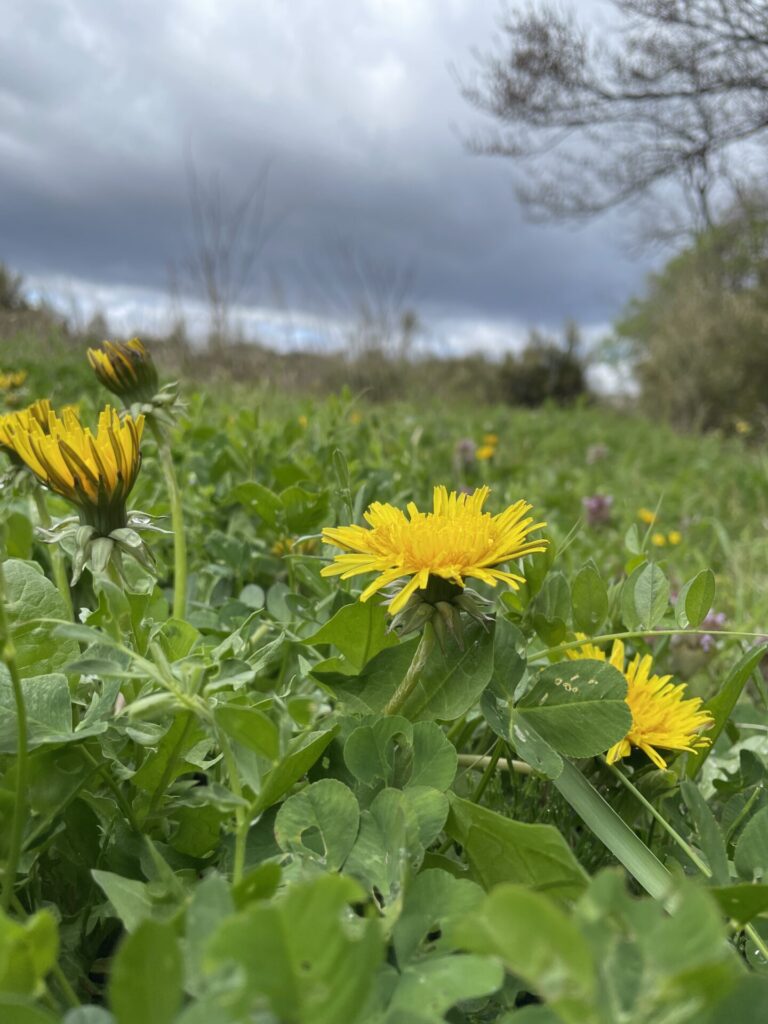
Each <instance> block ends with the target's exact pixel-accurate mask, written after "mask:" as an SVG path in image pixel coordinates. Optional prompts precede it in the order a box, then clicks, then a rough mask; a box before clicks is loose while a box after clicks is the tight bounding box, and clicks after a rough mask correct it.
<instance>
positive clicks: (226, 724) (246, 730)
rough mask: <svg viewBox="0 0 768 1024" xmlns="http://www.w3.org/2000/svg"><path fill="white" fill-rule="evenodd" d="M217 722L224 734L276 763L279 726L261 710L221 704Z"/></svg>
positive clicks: (278, 746) (278, 745)
mask: <svg viewBox="0 0 768 1024" xmlns="http://www.w3.org/2000/svg"><path fill="white" fill-rule="evenodd" d="M215 717H216V721H217V723H218V724H219V726H220V727H221V728H222V729H223V730H224V732H225V733H226V734H227V735H228V736H229V737H231V739H233V740H236V741H237V742H238V743H241V744H242V745H243V746H244V747H247V748H248V750H252V751H253V752H254V753H256V754H260V755H261V756H262V757H267V758H269V760H270V761H276V760H277V758H278V756H279V753H280V736H279V733H278V731H277V726H276V725H275V723H274V722H273V721H272V719H271V718H270V717H269V715H266V714H265V713H264V712H263V711H261V710H260V709H259V708H246V707H241V706H239V705H237V704H219V705H218V707H217V708H216V710H215Z"/></svg>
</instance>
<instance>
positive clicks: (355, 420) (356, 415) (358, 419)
mask: <svg viewBox="0 0 768 1024" xmlns="http://www.w3.org/2000/svg"><path fill="white" fill-rule="evenodd" d="M349 422H350V423H351V424H352V426H353V427H357V426H358V425H359V424H360V423H362V422H363V414H362V413H361V412H358V410H357V409H353V410H352V412H351V413H350V414H349Z"/></svg>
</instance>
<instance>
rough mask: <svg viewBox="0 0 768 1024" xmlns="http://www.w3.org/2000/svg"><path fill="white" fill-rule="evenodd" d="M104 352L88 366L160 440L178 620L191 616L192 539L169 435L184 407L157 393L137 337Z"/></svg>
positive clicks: (167, 392) (165, 392) (107, 345)
mask: <svg viewBox="0 0 768 1024" xmlns="http://www.w3.org/2000/svg"><path fill="white" fill-rule="evenodd" d="M102 345H103V347H102V348H101V349H98V348H91V349H88V362H89V363H90V364H91V367H92V368H93V371H94V373H95V374H96V376H97V377H98V379H99V380H100V381H101V383H102V384H103V385H104V386H105V387H106V388H109V390H110V391H112V392H113V393H114V394H116V395H118V396H119V397H120V398H122V400H123V402H124V404H125V406H126V408H127V409H128V410H129V411H130V413H131V415H133V416H134V417H138V416H142V417H144V418H145V419H146V422H147V426H148V427H149V429H150V431H151V433H152V436H153V437H154V438H155V440H156V441H157V446H158V452H159V456H160V465H161V467H162V470H163V476H164V478H165V485H166V488H167V490H168V499H169V502H170V505H171V526H172V528H173V567H174V572H173V616H174V618H176V619H183V618H184V616H185V615H186V612H187V540H186V533H185V529H184V510H183V505H182V496H181V489H180V487H179V481H178V479H177V476H176V470H175V469H174V465H173V452H172V449H171V442H170V430H171V429H172V427H173V426H174V425H175V422H176V412H177V410H178V408H179V400H178V391H177V387H176V384H167V385H166V386H165V387H163V388H161V389H160V390H158V382H159V381H158V374H157V368H156V367H155V364H154V361H153V359H152V355H151V353H150V352H149V350H148V349H147V347H146V346H145V345H144V343H143V342H141V341H139V339H138V338H133V339H132V340H131V341H127V342H115V341H105V342H103V343H102Z"/></svg>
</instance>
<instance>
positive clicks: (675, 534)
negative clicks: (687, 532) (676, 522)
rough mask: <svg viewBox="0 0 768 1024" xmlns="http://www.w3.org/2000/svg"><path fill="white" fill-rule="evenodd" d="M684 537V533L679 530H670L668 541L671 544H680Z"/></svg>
mask: <svg viewBox="0 0 768 1024" xmlns="http://www.w3.org/2000/svg"><path fill="white" fill-rule="evenodd" d="M682 539H683V535H682V533H680V531H679V530H670V531H669V533H668V534H667V542H668V543H669V544H679V543H680V541H681V540H682Z"/></svg>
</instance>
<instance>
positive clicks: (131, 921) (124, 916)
mask: <svg viewBox="0 0 768 1024" xmlns="http://www.w3.org/2000/svg"><path fill="white" fill-rule="evenodd" d="M91 874H92V875H93V880H94V881H95V882H96V884H97V885H98V886H99V887H100V888H101V889H103V890H104V892H105V894H106V896H107V899H108V900H109V902H110V903H111V904H112V906H113V907H114V908H115V912H116V914H117V916H118V917H119V918H120V920H121V921H122V922H123V924H124V925H125V928H126V930H127V931H129V932H133V931H135V930H136V929H137V928H138V927H139V925H140V924H141V923H142V922H143V921H145V920H146V919H147V918H149V917H151V916H152V907H153V903H152V898H151V897H150V895H149V892H148V889H147V885H146V883H145V882H138V881H136V880H135V879H133V878H123V877H122V876H121V875H115V874H113V872H111V871H99V870H98V869H96V868H94V869H93V870H92V871H91Z"/></svg>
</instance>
